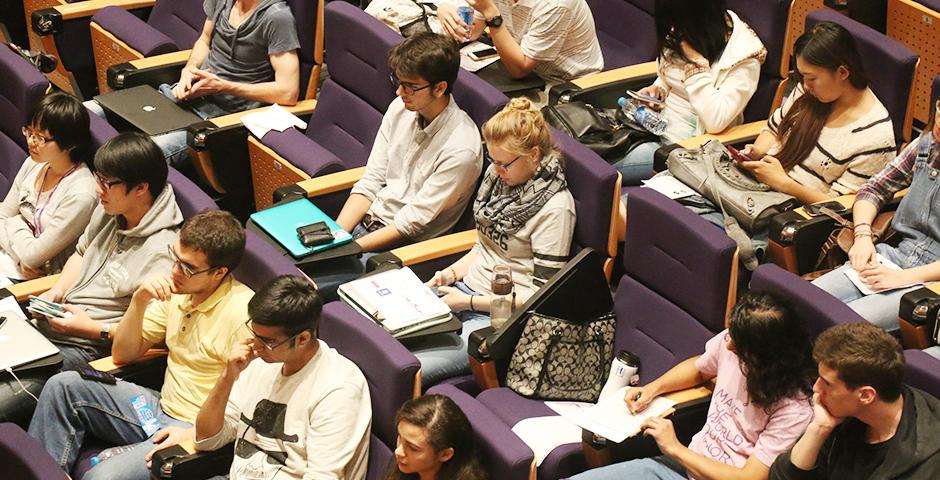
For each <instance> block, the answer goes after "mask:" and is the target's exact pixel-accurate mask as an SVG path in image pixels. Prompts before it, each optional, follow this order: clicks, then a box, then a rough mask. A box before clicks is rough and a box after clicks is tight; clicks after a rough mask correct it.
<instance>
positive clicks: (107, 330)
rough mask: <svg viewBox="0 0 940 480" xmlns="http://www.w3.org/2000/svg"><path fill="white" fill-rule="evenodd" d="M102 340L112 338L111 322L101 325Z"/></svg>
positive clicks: (100, 334)
mask: <svg viewBox="0 0 940 480" xmlns="http://www.w3.org/2000/svg"><path fill="white" fill-rule="evenodd" d="M98 335H99V336H100V337H101V339H102V340H109V339H110V338H111V324H110V323H105V324H103V325H101V332H99V333H98Z"/></svg>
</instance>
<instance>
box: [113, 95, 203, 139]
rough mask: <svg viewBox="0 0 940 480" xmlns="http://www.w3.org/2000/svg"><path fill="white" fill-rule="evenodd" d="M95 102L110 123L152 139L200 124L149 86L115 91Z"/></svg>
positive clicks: (198, 120)
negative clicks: (134, 129)
mask: <svg viewBox="0 0 940 480" xmlns="http://www.w3.org/2000/svg"><path fill="white" fill-rule="evenodd" d="M95 100H96V101H97V102H98V103H99V104H101V106H102V107H103V108H104V110H105V112H106V113H107V116H108V120H109V121H111V122H112V123H114V124H117V125H119V126H120V124H122V123H124V124H127V125H130V126H131V127H133V128H136V129H137V130H140V131H142V132H144V133H146V134H147V135H151V136H152V135H159V134H161V133H166V132H170V131H173V130H179V129H181V128H186V127H188V126H189V125H192V124H194V123H197V122H201V121H202V118H200V117H199V115H196V114H195V113H193V112H190V111H189V110H187V109H185V108H182V107H180V106H179V105H177V104H176V103H174V102H173V100H170V99H169V98H166V97H165V96H163V94H162V93H160V92H159V91H157V90H156V89H155V88H153V87H151V86H150V85H140V86H137V87H132V88H128V89H126V90H116V91H113V92H110V93H106V94H104V95H98V96H96V97H95Z"/></svg>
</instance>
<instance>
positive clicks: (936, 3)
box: [915, 0, 940, 12]
mask: <svg viewBox="0 0 940 480" xmlns="http://www.w3.org/2000/svg"><path fill="white" fill-rule="evenodd" d="M915 1H916V2H917V3H919V4H921V5H923V6H925V7H927V8H929V9H931V10H933V11H935V12H940V0H915Z"/></svg>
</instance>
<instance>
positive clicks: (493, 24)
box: [486, 15, 503, 28]
mask: <svg viewBox="0 0 940 480" xmlns="http://www.w3.org/2000/svg"><path fill="white" fill-rule="evenodd" d="M486 26H487V27H490V28H499V27H502V26H503V16H502V15H497V16H495V17H493V18H491V19H489V20H486Z"/></svg>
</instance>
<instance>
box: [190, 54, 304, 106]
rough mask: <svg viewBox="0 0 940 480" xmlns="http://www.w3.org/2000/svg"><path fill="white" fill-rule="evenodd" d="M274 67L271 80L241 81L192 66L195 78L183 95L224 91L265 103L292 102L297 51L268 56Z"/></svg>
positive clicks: (297, 74) (296, 79) (296, 80)
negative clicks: (259, 81) (194, 68)
mask: <svg viewBox="0 0 940 480" xmlns="http://www.w3.org/2000/svg"><path fill="white" fill-rule="evenodd" d="M268 58H269V59H270V61H271V66H272V67H273V68H274V81H273V82H262V83H243V82H234V81H231V80H224V79H222V78H220V77H219V76H218V75H216V74H215V73H214V72H211V71H209V70H194V71H193V72H192V74H193V76H194V77H195V79H196V81H195V83H193V86H192V88H191V89H190V90H189V94H188V95H187V98H190V97H199V96H203V95H210V94H214V93H225V94H228V95H234V96H236V97H241V98H247V99H249V100H256V101H259V102H265V103H277V104H280V105H294V104H296V103H297V97H298V95H299V94H300V60H299V59H298V57H297V51H296V50H291V51H289V52H278V53H273V54H271V55H269V56H268Z"/></svg>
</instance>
